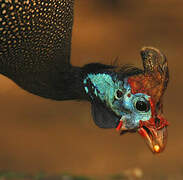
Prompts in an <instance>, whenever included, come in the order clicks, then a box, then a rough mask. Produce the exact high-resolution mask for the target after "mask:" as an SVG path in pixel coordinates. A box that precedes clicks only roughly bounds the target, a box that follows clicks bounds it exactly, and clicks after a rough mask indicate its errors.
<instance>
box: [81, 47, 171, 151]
mask: <svg viewBox="0 0 183 180" xmlns="http://www.w3.org/2000/svg"><path fill="white" fill-rule="evenodd" d="M141 57H142V61H143V66H144V70H137V69H135V68H133V69H132V70H131V71H130V73H129V72H125V71H124V69H123V70H120V71H118V70H115V71H114V70H113V71H109V72H106V71H104V72H101V71H100V72H99V73H89V74H88V75H87V77H86V78H85V80H84V84H85V87H84V88H85V91H86V92H87V94H89V96H90V98H91V103H92V115H93V119H94V121H95V123H96V125H98V126H99V127H101V128H116V129H117V130H118V131H120V132H121V134H123V133H124V132H138V133H139V134H140V135H141V136H142V137H143V138H144V139H145V140H146V142H147V145H148V146H149V148H150V149H151V151H152V152H154V153H159V152H162V151H163V150H164V148H165V145H166V141H167V125H168V122H167V121H166V120H165V118H164V115H163V104H162V97H163V94H164V91H165V89H166V87H167V84H168V79H169V74H168V65H167V60H166V57H165V56H164V55H163V54H162V53H161V52H160V51H159V50H158V49H155V48H152V47H145V48H143V49H142V50H141Z"/></svg>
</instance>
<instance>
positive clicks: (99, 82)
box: [0, 0, 169, 152]
mask: <svg viewBox="0 0 183 180" xmlns="http://www.w3.org/2000/svg"><path fill="white" fill-rule="evenodd" d="M0 8H1V11H0V12H1V16H0V73H1V74H3V75H5V76H7V77H8V78H10V79H11V80H13V81H14V82H15V83H17V84H18V85H19V86H20V87H22V88H23V89H25V90H26V91H28V92H30V93H33V94H35V95H38V96H41V97H44V98H49V99H53V100H87V101H89V102H91V106H92V116H93V119H94V122H95V123H96V125H97V126H99V127H100V128H117V130H120V131H122V132H126V131H131V130H134V131H138V132H139V133H140V134H141V135H142V136H143V137H145V138H146V139H147V142H148V145H149V147H150V148H151V150H152V151H153V152H157V151H156V150H154V147H155V146H156V149H158V148H157V147H159V149H160V150H158V152H161V151H162V150H163V149H164V147H165V145H166V137H167V128H166V127H167V125H168V124H167V121H166V120H165V119H164V118H163V115H162V114H163V111H162V96H163V94H164V91H165V89H166V87H167V84H168V77H169V76H168V66H167V60H166V58H165V56H164V55H163V54H162V53H161V52H160V51H159V50H158V49H156V48H152V47H145V48H143V49H142V50H141V57H142V62H143V66H144V70H141V69H138V68H135V67H131V66H122V67H120V66H117V65H105V64H100V63H90V64H87V65H84V66H83V67H76V66H72V65H71V64H70V51H71V36H72V25H73V8H74V0H37V1H29V0H0Z"/></svg>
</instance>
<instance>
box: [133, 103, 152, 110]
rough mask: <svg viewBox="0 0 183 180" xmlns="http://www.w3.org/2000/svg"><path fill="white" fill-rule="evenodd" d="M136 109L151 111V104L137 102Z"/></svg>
mask: <svg viewBox="0 0 183 180" xmlns="http://www.w3.org/2000/svg"><path fill="white" fill-rule="evenodd" d="M135 107H136V109H137V110H138V111H145V112H147V111H149V108H150V106H149V103H148V102H145V101H137V102H136V104H135Z"/></svg>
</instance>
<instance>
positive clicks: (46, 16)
mask: <svg viewBox="0 0 183 180" xmlns="http://www.w3.org/2000/svg"><path fill="white" fill-rule="evenodd" d="M73 5H74V1H73V0H49V1H48V0H33V1H31V0H0V13H1V16H0V72H1V73H2V74H4V75H6V76H8V77H9V78H11V79H13V80H14V81H15V82H16V83H17V84H18V85H20V86H21V87H23V88H24V89H26V90H28V91H29V92H32V93H34V94H37V95H39V96H43V97H47V98H52V99H56V100H61V99H68V98H69V97H63V92H62V91H63V88H62V87H60V86H61V85H58V82H59V81H64V80H66V77H64V74H65V72H70V73H71V74H72V73H73V70H72V69H70V48H71V36H72V25H73ZM76 69H77V68H76ZM77 70H78V71H79V69H77ZM73 76H74V73H73ZM56 84H57V85H56ZM73 86H74V85H73ZM68 96H70V95H68ZM73 98H74V97H73Z"/></svg>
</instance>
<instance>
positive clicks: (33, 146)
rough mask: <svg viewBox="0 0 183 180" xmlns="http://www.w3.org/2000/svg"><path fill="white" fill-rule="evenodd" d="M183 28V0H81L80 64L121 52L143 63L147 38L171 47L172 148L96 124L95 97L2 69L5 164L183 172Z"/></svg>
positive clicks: (0, 126)
mask: <svg viewBox="0 0 183 180" xmlns="http://www.w3.org/2000/svg"><path fill="white" fill-rule="evenodd" d="M182 33H183V1H181V0H166V1H163V0H138V1H136V0H92V1H91V0H76V2H75V16H74V28H73V37H72V64H73V65H79V66H81V65H84V64H86V63H90V62H94V61H98V62H101V63H108V64H110V63H111V62H112V61H113V60H114V59H115V58H116V57H118V59H119V61H120V62H121V63H124V64H125V63H133V64H134V65H136V66H138V67H142V65H141V58H140V55H139V50H140V48H141V47H143V46H154V47H157V48H159V49H160V50H162V51H163V52H164V53H165V54H166V56H167V58H168V60H169V68H170V73H171V74H170V75H171V79H170V84H169V87H168V90H167V91H166V95H165V98H164V111H165V114H166V117H167V119H168V121H169V122H170V126H169V139H168V144H167V148H166V150H165V152H163V153H162V154H160V155H157V156H155V155H153V154H152V153H151V152H150V151H149V149H148V148H147V147H146V145H145V143H144V142H143V140H142V139H141V138H140V136H139V135H138V134H126V135H124V136H119V134H118V133H116V132H115V130H103V129H99V128H98V127H96V126H95V125H94V122H93V120H92V117H91V114H90V104H89V103H87V102H74V101H67V102H55V101H51V100H47V99H43V98H40V97H37V96H34V95H32V94H29V93H27V92H25V91H24V90H22V89H20V88H19V87H18V86H17V85H15V84H14V83H13V82H12V81H10V80H8V79H7V78H5V77H4V76H0V109H1V110H0V112H1V113H0V169H1V170H2V169H7V170H14V171H23V172H30V173H35V172H40V171H44V172H48V173H58V172H69V173H74V174H84V175H106V174H113V173H120V172H122V171H124V170H126V169H130V168H134V167H138V168H141V169H142V170H143V171H144V173H145V174H150V175H152V176H154V177H158V175H162V174H170V175H172V176H174V175H176V174H183V154H182V153H183V143H182V142H183V140H182V138H183V134H182V133H183V131H182V126H183V121H182V115H183V113H182V111H183V110H182V103H183V96H182V92H183V70H182V69H183V67H182V66H183V61H182V55H183V51H182V50H183V35H182ZM155 179H156V178H155Z"/></svg>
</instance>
